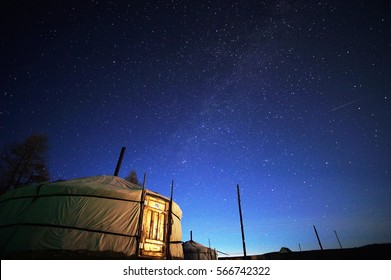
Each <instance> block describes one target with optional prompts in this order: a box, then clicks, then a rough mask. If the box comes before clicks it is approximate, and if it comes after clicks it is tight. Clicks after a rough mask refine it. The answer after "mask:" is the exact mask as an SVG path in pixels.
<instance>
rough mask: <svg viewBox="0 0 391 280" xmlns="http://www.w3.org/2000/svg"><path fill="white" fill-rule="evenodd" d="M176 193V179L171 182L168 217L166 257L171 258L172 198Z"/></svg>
mask: <svg viewBox="0 0 391 280" xmlns="http://www.w3.org/2000/svg"><path fill="white" fill-rule="evenodd" d="M173 195H174V180H172V182H171V195H170V203H169V206H168V218H167V239H166V240H167V242H166V243H167V245H166V259H167V260H170V259H171V251H170V249H171V248H170V244H171V233H172V198H173Z"/></svg>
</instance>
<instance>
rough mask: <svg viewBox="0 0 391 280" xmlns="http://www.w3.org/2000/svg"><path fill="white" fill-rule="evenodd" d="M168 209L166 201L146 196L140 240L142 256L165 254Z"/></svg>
mask: <svg viewBox="0 0 391 280" xmlns="http://www.w3.org/2000/svg"><path fill="white" fill-rule="evenodd" d="M166 209H168V203H167V202H166V201H164V200H162V199H159V198H156V197H152V196H148V195H147V196H146V197H145V206H144V214H143V225H142V233H141V242H140V256H141V257H143V256H144V257H157V258H162V257H164V256H165V248H166V244H165V234H166V223H167V215H166V212H165V211H166Z"/></svg>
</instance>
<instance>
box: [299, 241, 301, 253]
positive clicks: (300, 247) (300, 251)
mask: <svg viewBox="0 0 391 280" xmlns="http://www.w3.org/2000/svg"><path fill="white" fill-rule="evenodd" d="M299 249H300V252H301V246H300V243H299Z"/></svg>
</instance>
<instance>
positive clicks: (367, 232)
mask: <svg viewBox="0 0 391 280" xmlns="http://www.w3.org/2000/svg"><path fill="white" fill-rule="evenodd" d="M114 2H115V1H114ZM114 2H110V1H108V2H106V1H102V2H100V1H88V2H87V1H84V3H83V4H81V3H78V2H74V3H72V1H70V2H68V1H67V4H62V5H58V4H43V3H40V1H37V2H32V1H22V2H21V3H24V4H21V3H18V4H17V3H15V2H10V3H5V4H1V5H2V6H4V7H3V8H2V9H1V34H2V36H1V45H0V50H1V52H0V56H1V67H0V69H1V83H0V85H1V89H0V90H1V92H0V101H1V102H0V131H1V133H0V144H1V145H3V144H6V143H9V142H11V141H14V140H15V141H22V140H23V139H24V138H25V137H27V136H28V135H29V134H31V133H33V132H42V133H45V134H47V135H48V138H49V142H50V146H51V149H50V152H49V160H48V164H49V169H50V173H51V177H52V179H53V180H57V179H70V178H75V177H82V176H90V175H98V174H112V173H113V172H114V168H115V164H116V161H117V158H118V154H119V152H120V149H121V147H122V146H126V147H127V150H126V154H125V159H124V162H123V165H122V169H121V172H120V176H123V177H124V176H126V175H127V173H128V172H129V171H130V170H131V169H134V170H136V171H137V172H138V175H139V178H140V179H141V178H142V175H143V173H144V172H147V174H148V182H147V187H148V188H150V189H151V190H154V191H158V192H160V193H162V194H165V195H169V186H170V184H171V180H172V179H174V181H175V200H176V201H177V202H178V204H179V205H180V206H181V208H182V210H183V212H184V217H183V234H184V238H183V239H184V240H187V239H189V231H190V230H191V229H192V230H193V236H194V239H195V240H196V241H198V242H200V243H203V244H208V239H210V241H211V245H212V246H213V247H216V248H217V249H218V250H220V251H223V252H226V253H230V254H236V253H240V252H241V250H242V248H241V237H240V226H239V215H238V210H237V201H236V184H240V186H241V191H242V203H243V205H242V207H243V218H244V223H245V232H246V239H247V251H248V253H266V252H270V251H276V250H279V249H280V247H282V246H285V247H289V248H291V249H292V250H298V244H299V243H300V244H301V247H302V249H303V250H310V249H317V248H318V244H317V240H316V237H315V235H314V233H313V228H312V225H316V226H317V228H318V232H319V234H320V237H321V239H322V242H323V247H324V248H338V243H337V240H336V238H335V235H334V230H336V231H337V232H338V234H339V237H340V239H341V242H342V245H343V246H345V247H352V246H361V245H366V244H370V243H381V242H391V234H390V230H389V229H390V228H391V206H390V205H391V204H390V203H389V202H390V197H391V186H390V183H391V174H390V172H391V151H390V143H391V103H390V100H391V96H390V89H391V86H390V83H389V79H390V77H391V71H390V66H389V65H391V59H390V57H391V56H390V54H391V37H390V34H391V28H390V20H391V19H390V15H391V11H390V10H391V9H390V5H389V4H386V3H385V2H384V1H370V3H367V2H368V1H355V3H354V4H352V3H351V2H352V1H331V2H330V1H317V2H316V3H315V2H314V3H310V4H309V3H305V2H307V1H265V2H260V1H210V2H209V1H206V2H203V3H201V2H199V1H181V2H177V1H156V3H155V2H152V1H151V2H148V1H131V2H129V4H124V3H122V4H116V3H114ZM341 2H346V3H341ZM347 2H349V4H347ZM361 2H362V3H361Z"/></svg>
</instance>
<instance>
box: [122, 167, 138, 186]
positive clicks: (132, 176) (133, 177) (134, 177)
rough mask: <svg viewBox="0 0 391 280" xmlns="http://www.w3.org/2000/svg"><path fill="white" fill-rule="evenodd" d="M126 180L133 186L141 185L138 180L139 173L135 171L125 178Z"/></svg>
mask: <svg viewBox="0 0 391 280" xmlns="http://www.w3.org/2000/svg"><path fill="white" fill-rule="evenodd" d="M125 180H126V181H129V182H131V183H133V184H136V185H138V184H139V183H138V178H137V173H136V171H134V170H132V171H130V173H129V175H128V176H126V177H125Z"/></svg>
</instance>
